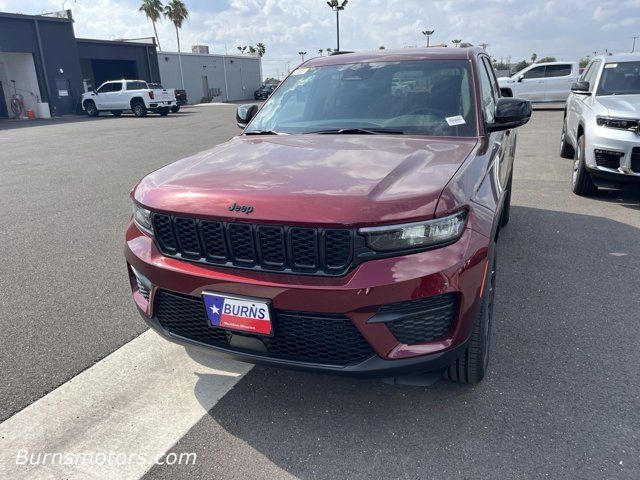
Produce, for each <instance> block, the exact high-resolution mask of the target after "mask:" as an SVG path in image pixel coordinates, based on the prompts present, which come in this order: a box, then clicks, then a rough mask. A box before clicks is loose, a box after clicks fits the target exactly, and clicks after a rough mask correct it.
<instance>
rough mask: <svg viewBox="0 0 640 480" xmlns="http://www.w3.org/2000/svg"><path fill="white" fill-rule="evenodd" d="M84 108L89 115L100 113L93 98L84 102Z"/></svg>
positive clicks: (93, 115)
mask: <svg viewBox="0 0 640 480" xmlns="http://www.w3.org/2000/svg"><path fill="white" fill-rule="evenodd" d="M84 110H85V112H87V115H89V116H90V117H97V116H98V115H100V110H98V107H96V104H95V103H94V101H93V100H89V101H88V102H85V103H84Z"/></svg>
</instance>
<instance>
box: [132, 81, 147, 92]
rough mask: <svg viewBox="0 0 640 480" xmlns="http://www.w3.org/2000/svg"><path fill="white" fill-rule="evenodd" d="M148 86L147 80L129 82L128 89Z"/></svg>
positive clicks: (140, 88) (139, 88)
mask: <svg viewBox="0 0 640 480" xmlns="http://www.w3.org/2000/svg"><path fill="white" fill-rule="evenodd" d="M146 88H147V84H146V83H145V82H127V90H144V89H146Z"/></svg>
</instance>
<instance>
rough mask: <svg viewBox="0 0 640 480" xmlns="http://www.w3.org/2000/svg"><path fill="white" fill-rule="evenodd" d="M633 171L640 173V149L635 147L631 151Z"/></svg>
mask: <svg viewBox="0 0 640 480" xmlns="http://www.w3.org/2000/svg"><path fill="white" fill-rule="evenodd" d="M631 170H633V172H634V173H640V147H634V148H633V150H632V151H631Z"/></svg>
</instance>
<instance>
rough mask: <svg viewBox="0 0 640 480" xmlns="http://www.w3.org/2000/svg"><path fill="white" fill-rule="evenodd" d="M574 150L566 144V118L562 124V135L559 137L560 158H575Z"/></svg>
mask: <svg viewBox="0 0 640 480" xmlns="http://www.w3.org/2000/svg"><path fill="white" fill-rule="evenodd" d="M575 154H576V152H575V149H574V148H573V147H572V146H571V144H570V143H569V142H567V117H565V118H564V121H563V122H562V135H560V156H561V157H562V158H573V157H575Z"/></svg>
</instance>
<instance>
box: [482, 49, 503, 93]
mask: <svg viewBox="0 0 640 480" xmlns="http://www.w3.org/2000/svg"><path fill="white" fill-rule="evenodd" d="M482 62H483V63H484V66H485V68H486V69H487V73H488V74H489V79H490V80H491V89H492V90H493V96H494V98H496V99H497V98H499V97H500V86H499V85H498V78H497V77H496V72H495V70H494V69H493V65H491V61H490V60H489V59H488V58H487V57H483V58H482Z"/></svg>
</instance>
